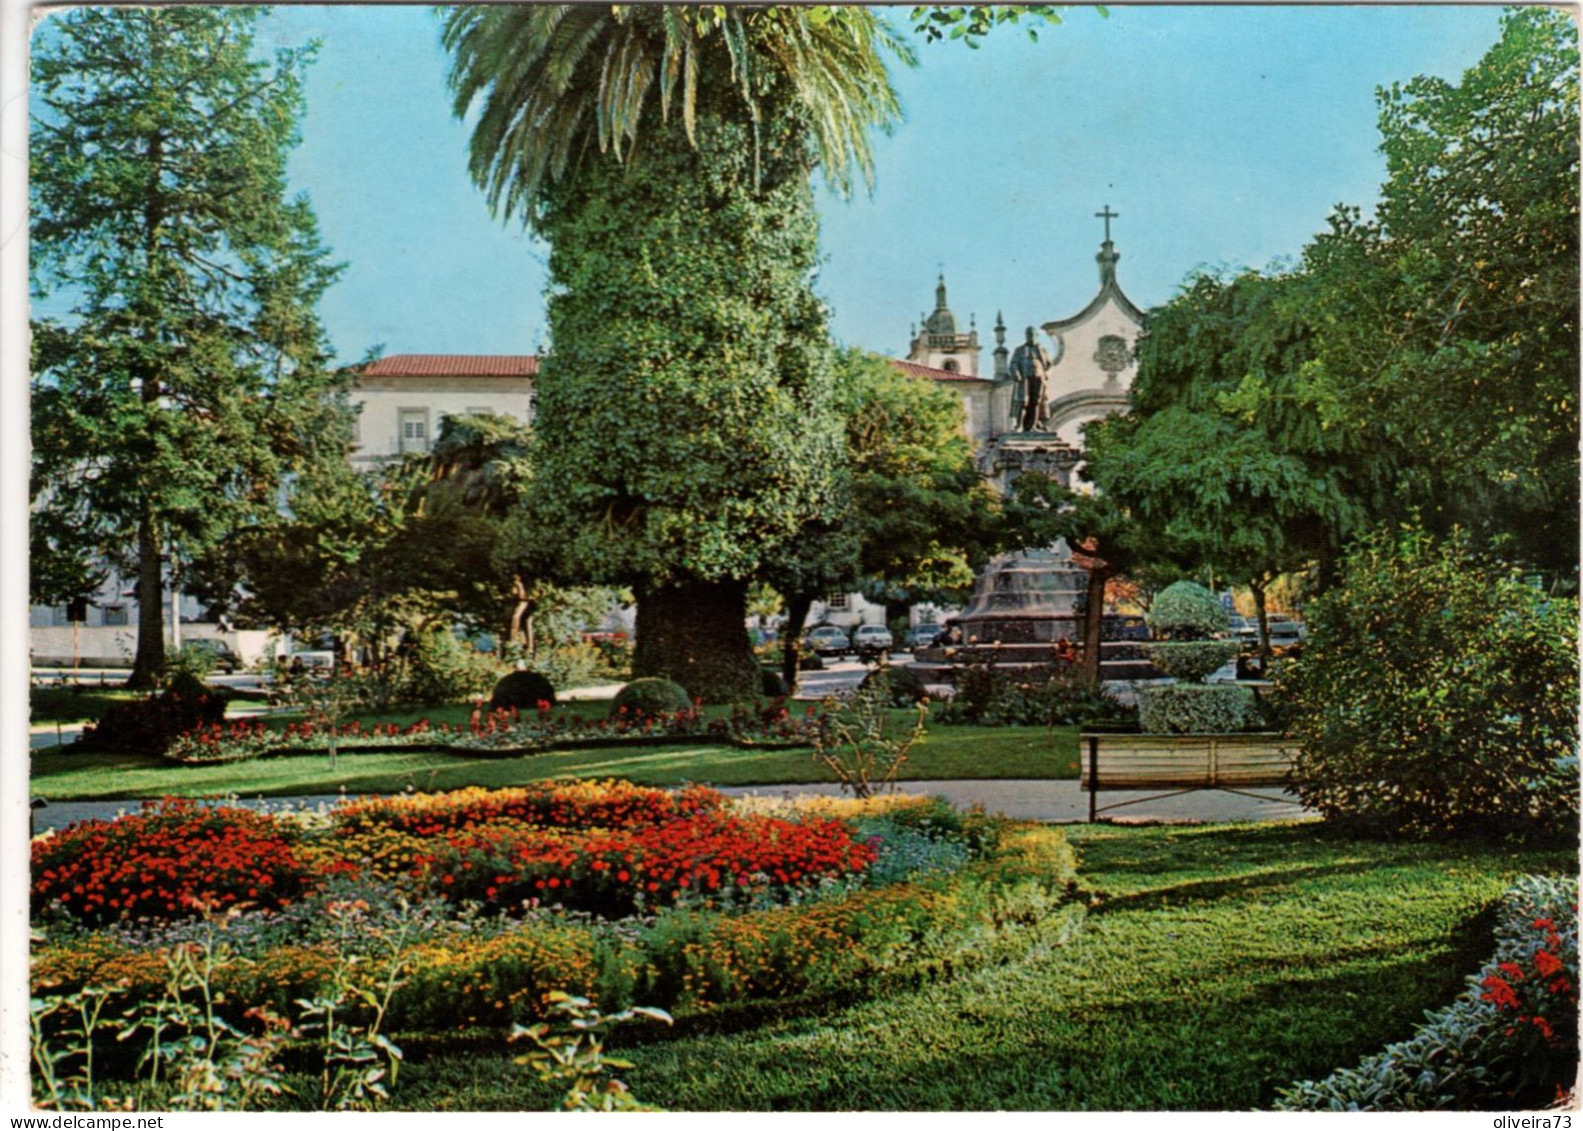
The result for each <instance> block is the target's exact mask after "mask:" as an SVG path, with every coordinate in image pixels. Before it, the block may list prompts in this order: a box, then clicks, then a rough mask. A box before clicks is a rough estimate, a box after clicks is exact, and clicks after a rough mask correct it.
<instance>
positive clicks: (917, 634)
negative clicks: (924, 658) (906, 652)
mask: <svg viewBox="0 0 1583 1131" xmlns="http://www.w3.org/2000/svg"><path fill="white" fill-rule="evenodd" d="M944 631H945V629H943V628H941V627H940V626H939V625H937V624H917V625H913V627H911V628H909V629H908V630H907V647H908V648H909V649H910V650H912V651H917V650H918V649H919V648H927V647H929V645H931V644H933V643H934V640H935V637H937V636H939V635H940V633H942V632H944Z"/></svg>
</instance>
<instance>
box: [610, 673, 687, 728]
mask: <svg viewBox="0 0 1583 1131" xmlns="http://www.w3.org/2000/svg"><path fill="white" fill-rule="evenodd" d="M692 705H693V701H692V699H690V698H689V697H688V695H687V689H686V688H685V687H683V686H682V685H681V684H679V683H674V682H672V681H671V680H668V679H654V678H652V677H650V678H645V679H635V680H633V681H632V682H631V683H629V684H627V685H626V686H625V687H623V688H622V689H621V690H620V691H618V692H616V697H615V698H614V699H612V700H611V701H610V717H611V718H615V717H616V716H617V715H622V714H625V715H626V716H627V717H628V718H633V719H654V718H659V717H660V716H662V715H672V714H675V713H676V712H677V711H685V710H687V709H688V708H690V707H691V706H692Z"/></svg>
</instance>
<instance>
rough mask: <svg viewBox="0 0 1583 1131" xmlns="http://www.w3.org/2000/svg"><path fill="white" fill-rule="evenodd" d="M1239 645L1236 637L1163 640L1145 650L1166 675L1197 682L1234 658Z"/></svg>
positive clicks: (1145, 653)
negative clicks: (1232, 638) (1226, 638)
mask: <svg viewBox="0 0 1583 1131" xmlns="http://www.w3.org/2000/svg"><path fill="white" fill-rule="evenodd" d="M1239 647H1240V646H1239V645H1238V643H1237V642H1236V641H1235V640H1162V641H1155V642H1153V643H1149V644H1145V645H1143V652H1144V655H1146V656H1148V657H1149V660H1150V662H1151V663H1153V664H1154V666H1155V667H1157V668H1159V669H1160V670H1161V671H1162V672H1164V673H1165V674H1166V675H1168V676H1172V677H1174V678H1176V679H1185V680H1191V681H1193V682H1197V681H1199V680H1201V679H1203V678H1204V677H1205V676H1206V675H1208V674H1209V673H1210V672H1213V671H1215V670H1216V669H1217V668H1219V667H1221V666H1222V665H1224V664H1226V663H1229V662H1230V661H1231V660H1234V659H1235V658H1236V656H1237V651H1238V648H1239Z"/></svg>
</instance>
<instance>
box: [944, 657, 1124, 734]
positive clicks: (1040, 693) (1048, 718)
mask: <svg viewBox="0 0 1583 1131" xmlns="http://www.w3.org/2000/svg"><path fill="white" fill-rule="evenodd" d="M963 651H964V652H965V653H966V654H967V655H966V658H965V659H964V660H963V661H962V662H961V664H960V665H959V667H958V668H957V677H956V694H955V695H953V696H952V697H951V698H950V699H948V700H946V701H945V702H944V703H942V704H940V706H939V707H938V708H937V709H936V710H935V712H934V719H935V721H936V722H941V723H952V724H961V723H966V724H970V725H973V726H1085V725H1088V724H1090V723H1132V722H1136V721H1137V714H1136V712H1135V710H1134V708H1132V707H1128V706H1126V705H1124V704H1123V703H1121V702H1120V701H1119V700H1117V699H1116V698H1115V697H1114V696H1112V695H1111V694H1110V693H1109V692H1107V691H1106V690H1105V689H1104V688H1103V687H1096V686H1095V685H1093V684H1091V683H1089V682H1088V681H1086V680H1085V679H1083V676H1082V673H1081V672H1079V671H1078V670H1077V669H1076V668H1075V667H1073V666H1072V665H1070V664H1066V663H1061V662H1056V663H1051V664H1042V665H1040V666H1038V667H1031V668H1015V669H1006V668H1001V667H999V666H998V664H997V663H996V660H995V653H994V651H993V650H992V649H979V650H975V649H963Z"/></svg>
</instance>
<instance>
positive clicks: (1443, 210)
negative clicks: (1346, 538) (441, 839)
mask: <svg viewBox="0 0 1583 1131" xmlns="http://www.w3.org/2000/svg"><path fill="white" fill-rule="evenodd" d="M1380 107H1381V110H1380V132H1381V149H1382V151H1383V153H1384V155H1385V158H1386V163H1387V169H1388V176H1387V179H1386V181H1385V183H1384V185H1383V186H1382V188H1381V199H1380V204H1379V207H1378V209H1377V212H1376V215H1375V217H1374V218H1373V219H1364V218H1363V217H1362V216H1361V214H1360V213H1359V212H1358V211H1357V210H1355V209H1341V210H1339V211H1338V212H1337V213H1336V215H1335V216H1334V217H1332V221H1331V227H1330V231H1328V232H1327V233H1325V234H1324V235H1323V236H1321V237H1319V238H1318V239H1316V240H1315V241H1314V242H1313V243H1312V244H1311V245H1310V246H1309V247H1308V248H1307V249H1306V251H1305V254H1304V258H1303V262H1302V265H1301V273H1302V274H1303V275H1304V276H1305V279H1306V282H1305V283H1304V291H1305V294H1304V309H1305V312H1306V316H1307V318H1308V319H1309V320H1310V322H1311V324H1312V325H1313V327H1314V342H1313V358H1312V361H1311V362H1310V363H1309V364H1308V365H1307V366H1306V367H1305V368H1304V370H1303V372H1302V373H1301V378H1302V381H1301V384H1302V389H1303V396H1304V398H1305V399H1306V402H1307V404H1308V405H1309V406H1310V411H1311V413H1312V415H1313V418H1314V421H1315V425H1316V426H1317V427H1320V428H1323V429H1326V430H1328V431H1332V432H1340V433H1355V434H1361V435H1368V436H1370V437H1372V438H1373V439H1372V441H1371V443H1372V446H1373V448H1374V450H1375V451H1376V452H1379V453H1381V454H1383V455H1385V456H1387V457H1388V458H1389V459H1390V460H1391V461H1392V462H1393V463H1394V464H1395V471H1394V473H1393V475H1394V479H1393V482H1392V483H1391V485H1390V486H1391V494H1392V496H1393V499H1394V501H1395V503H1394V505H1396V506H1399V505H1401V504H1410V505H1412V506H1414V507H1416V508H1417V510H1418V512H1419V513H1420V514H1421V516H1422V518H1423V521H1425V522H1426V523H1427V524H1428V525H1429V526H1430V527H1431V528H1432V529H1434V530H1436V531H1438V532H1440V533H1445V532H1447V531H1449V530H1450V529H1451V528H1452V527H1453V526H1455V525H1461V526H1463V527H1465V528H1466V529H1467V530H1468V531H1469V533H1470V534H1472V535H1473V536H1474V537H1475V538H1476V539H1478V540H1480V541H1482V542H1483V543H1484V544H1486V545H1495V546H1499V547H1500V551H1501V553H1502V554H1504V555H1506V556H1508V557H1510V558H1512V559H1514V560H1521V561H1524V562H1526V563H1528V564H1529V565H1531V566H1533V567H1537V568H1538V569H1540V570H1542V571H1544V572H1545V573H1547V574H1549V575H1550V576H1551V577H1552V578H1553V579H1556V580H1559V581H1562V582H1563V583H1565V584H1568V585H1572V586H1575V584H1576V576H1577V562H1578V525H1577V524H1578V509H1579V508H1578V472H1579V469H1578V443H1579V432H1578V373H1579V356H1578V342H1579V338H1578V335H1579V326H1578V305H1579V291H1578V283H1579V273H1578V254H1579V248H1578V237H1579V216H1578V185H1579V117H1578V48H1577V29H1576V27H1575V25H1574V22H1573V20H1572V18H1571V16H1570V15H1569V14H1568V13H1565V12H1562V11H1558V10H1554V9H1549V8H1540V7H1534V8H1521V9H1513V10H1511V11H1509V12H1507V13H1506V15H1505V16H1504V17H1503V18H1502V34H1501V38H1500V40H1499V41H1498V42H1497V43H1496V44H1495V45H1494V46H1492V47H1491V48H1490V50H1489V51H1488V52H1486V53H1485V55H1484V57H1483V58H1482V59H1480V60H1479V62H1478V63H1477V64H1475V65H1474V66H1473V67H1471V68H1469V69H1468V70H1467V72H1466V73H1465V74H1464V75H1463V76H1462V77H1461V81H1460V82H1451V81H1448V80H1445V79H1440V78H1435V77H1419V78H1415V79H1413V80H1412V81H1410V82H1407V83H1405V84H1400V85H1397V86H1393V87H1391V88H1390V89H1389V90H1384V91H1381V92H1380ZM1245 393H1246V395H1245V396H1244V397H1243V398H1242V400H1241V403H1242V404H1243V405H1245V406H1247V407H1249V408H1250V409H1256V408H1257V407H1258V406H1259V405H1260V404H1263V405H1273V404H1275V403H1277V402H1280V401H1283V400H1284V401H1287V402H1288V403H1290V401H1291V394H1292V389H1291V388H1290V387H1288V388H1285V389H1282V388H1276V387H1274V386H1271V385H1268V384H1266V383H1265V382H1263V381H1262V380H1260V379H1258V378H1256V377H1255V378H1252V379H1250V381H1249V383H1248V388H1247V389H1246V390H1245ZM1391 509H1393V508H1392V507H1391V506H1387V508H1386V514H1385V515H1384V517H1386V518H1394V517H1396V516H1395V515H1393V514H1391V513H1389V512H1390V511H1391Z"/></svg>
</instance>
